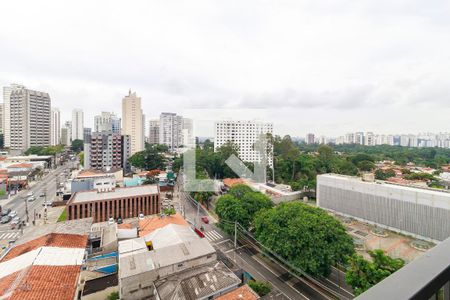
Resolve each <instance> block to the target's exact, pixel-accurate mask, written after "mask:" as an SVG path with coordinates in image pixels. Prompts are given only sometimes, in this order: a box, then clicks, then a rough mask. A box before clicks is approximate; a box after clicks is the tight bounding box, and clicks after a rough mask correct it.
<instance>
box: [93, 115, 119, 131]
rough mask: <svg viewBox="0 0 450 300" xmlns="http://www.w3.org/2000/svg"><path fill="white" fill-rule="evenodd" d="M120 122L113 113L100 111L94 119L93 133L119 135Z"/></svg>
mask: <svg viewBox="0 0 450 300" xmlns="http://www.w3.org/2000/svg"><path fill="white" fill-rule="evenodd" d="M120 121H121V120H120V118H119V117H118V116H116V115H115V114H114V113H112V112H105V111H102V113H101V114H100V115H97V116H95V117H94V132H111V133H120Z"/></svg>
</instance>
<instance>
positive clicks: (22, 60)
mask: <svg viewBox="0 0 450 300" xmlns="http://www.w3.org/2000/svg"><path fill="white" fill-rule="evenodd" d="M46 4H47V5H49V6H51V7H52V10H44V11H42V12H40V14H39V15H35V14H32V13H31V12H32V11H36V10H37V9H39V7H41V5H40V4H37V3H32V2H31V3H29V4H28V7H27V8H28V9H27V12H23V10H22V6H21V5H20V4H18V3H15V2H8V3H5V4H4V5H5V6H4V9H2V12H0V26H2V27H3V28H8V24H16V23H17V22H15V20H16V16H18V15H19V14H22V13H26V16H23V15H22V16H23V17H24V22H21V23H20V24H16V26H17V28H16V30H15V31H8V30H4V31H3V32H1V33H0V43H1V46H2V47H0V65H1V66H2V70H0V85H1V86H7V85H9V84H10V83H13V82H17V83H19V84H23V85H25V86H27V87H28V88H30V89H34V90H43V91H46V92H48V93H49V94H50V95H51V96H52V104H53V105H54V106H55V107H59V108H60V109H61V119H62V120H69V117H70V110H69V109H67V108H69V107H71V108H74V107H75V106H76V107H82V108H83V110H84V111H85V120H86V126H88V127H92V128H93V124H92V122H93V117H94V115H95V114H98V113H99V112H101V111H103V110H105V109H107V110H108V111H114V112H115V113H119V112H120V110H119V109H118V108H119V107H120V101H121V99H122V97H123V96H125V95H126V91H128V89H130V88H131V89H132V90H133V91H137V92H138V93H139V95H140V97H142V108H143V111H144V114H146V116H147V119H154V118H157V117H158V115H159V113H160V112H163V111H173V112H176V113H177V114H180V115H186V116H189V115H188V114H186V113H185V112H184V110H188V109H200V108H218V109H223V108H228V109H241V108H248V109H254V108H262V109H270V110H271V111H272V114H271V116H270V119H267V121H269V122H272V123H274V124H275V128H276V130H277V132H279V133H280V134H287V133H289V134H292V135H300V136H303V135H304V133H305V132H304V131H303V129H304V128H308V131H312V132H316V133H317V134H319V135H321V134H324V135H330V136H333V135H334V136H335V135H338V134H340V132H347V131H352V130H355V129H357V128H362V130H364V131H380V132H383V133H389V132H405V133H410V132H419V131H432V132H439V131H448V130H449V128H448V126H449V125H448V120H447V119H448V117H447V116H448V115H450V101H449V97H448V95H449V88H448V87H449V86H450V84H449V80H450V76H449V75H450V74H449V72H450V71H449V70H448V68H447V67H446V65H447V64H446V63H445V62H447V61H448V60H449V57H448V53H450V51H449V50H450V43H449V42H448V39H447V38H446V37H447V34H446V33H447V32H448V26H449V22H448V20H447V18H445V16H446V15H447V14H448V11H449V8H448V5H446V4H445V2H442V1H437V2H434V3H432V4H427V7H426V8H427V9H424V7H422V3H421V2H420V1H412V2H411V1H400V2H395V3H391V2H387V1H383V2H382V3H380V2H379V1H377V2H375V1H365V2H362V3H360V4H359V5H357V6H355V5H352V4H351V3H350V2H343V3H340V4H339V5H338V4H330V3H327V4H320V3H314V2H310V3H309V2H285V3H276V4H269V3H258V5H256V3H255V2H249V3H240V4H239V5H237V6H234V5H233V4H231V3H221V4H217V3H216V4H212V3H208V2H200V3H197V4H195V5H194V4H192V3H189V4H187V3H180V2H178V3H177V4H174V5H173V6H172V5H160V4H157V3H153V4H152V3H145V2H136V3H133V5H130V4H123V5H114V6H109V5H102V4H101V3H98V4H96V6H97V5H98V7H94V8H92V9H85V8H86V5H85V4H83V3H79V4H78V5H76V6H74V7H71V9H66V7H63V6H62V4H60V3H57V2H50V1H44V3H43V4H42V5H44V6H45V5H46ZM89 5H90V4H89ZM255 7H256V9H254V8H255ZM97 8H98V9H97ZM250 8H252V9H250ZM173 11H175V12H177V11H182V12H183V14H182V15H183V16H182V17H180V16H178V14H174V13H172V12H173ZM273 12H276V13H273ZM79 15H83V18H85V20H86V22H85V23H83V24H78V23H79ZM99 19H101V20H102V22H101V23H99V22H97V21H96V20H99ZM44 20H47V21H44ZM53 21H54V22H57V23H58V26H57V27H55V26H54V23H53ZM31 24H32V25H31ZM74 24H78V25H79V26H73V25H74ZM167 24H170V26H167ZM205 24H208V26H205ZM206 27H207V29H205V28H206ZM75 28H76V29H75ZM105 28H108V30H104V29H105ZM158 28H165V31H164V33H163V32H162V31H160V30H158ZM392 28H395V30H392ZM16 31H18V32H21V35H17V34H14V32H16ZM42 32H45V33H46V39H45V40H46V41H45V42H44V40H43V39H42ZM100 32H101V33H102V38H100V39H99V38H98V34H99V33H100ZM412 33H414V34H412ZM60 41H65V42H64V43H60ZM124 41H125V42H124ZM29 44H33V48H30V47H28V45H29ZM130 45H131V46H130ZM178 49H183V50H182V51H180V50H178ZM193 66H195V67H193ZM200 134H201V135H205V134H204V133H200Z"/></svg>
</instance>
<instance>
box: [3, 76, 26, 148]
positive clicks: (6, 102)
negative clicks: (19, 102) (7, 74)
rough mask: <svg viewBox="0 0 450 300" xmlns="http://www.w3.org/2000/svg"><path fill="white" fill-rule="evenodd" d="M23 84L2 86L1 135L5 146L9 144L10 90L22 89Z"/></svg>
mask: <svg viewBox="0 0 450 300" xmlns="http://www.w3.org/2000/svg"><path fill="white" fill-rule="evenodd" d="M24 88H25V87H24V86H23V85H19V84H15V83H13V84H11V85H9V86H5V87H3V116H4V117H3V134H4V135H3V137H4V143H5V147H8V148H9V147H10V145H11V106H10V98H11V92H12V91H13V90H15V89H24Z"/></svg>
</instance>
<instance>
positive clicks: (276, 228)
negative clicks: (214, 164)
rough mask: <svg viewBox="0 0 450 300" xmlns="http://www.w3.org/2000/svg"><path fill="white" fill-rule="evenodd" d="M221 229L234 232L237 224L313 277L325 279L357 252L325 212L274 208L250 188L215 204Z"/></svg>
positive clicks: (237, 189)
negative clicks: (332, 269) (337, 265)
mask: <svg viewBox="0 0 450 300" xmlns="http://www.w3.org/2000/svg"><path fill="white" fill-rule="evenodd" d="M216 213H217V215H218V216H219V218H220V223H219V224H220V226H221V227H222V228H223V229H224V230H225V231H227V232H229V233H232V232H233V231H234V226H233V225H232V224H233V222H235V221H236V222H238V223H239V224H240V225H242V226H243V227H244V228H246V229H247V230H250V231H252V232H253V233H254V236H255V238H256V239H257V240H258V241H259V242H261V243H262V244H263V245H265V246H266V247H268V248H269V249H271V250H272V251H274V252H276V253H277V254H278V255H280V256H281V257H282V258H284V259H286V260H287V261H289V262H290V263H291V264H293V265H294V266H296V267H298V268H300V269H302V270H303V271H306V272H308V273H309V274H312V275H323V276H326V275H328V274H329V273H330V270H331V266H332V265H335V264H337V263H344V262H346V258H348V257H350V256H351V255H353V253H354V249H353V241H352V239H351V237H350V236H349V235H347V233H346V231H345V228H344V227H343V226H342V225H341V224H340V223H339V221H338V220H336V219H335V218H333V217H331V216H329V215H328V214H327V213H326V212H325V211H324V210H322V209H320V208H315V207H311V206H308V205H306V204H303V203H300V202H290V203H282V204H280V205H277V206H273V203H272V202H271V200H270V199H269V198H268V197H267V196H266V195H263V194H261V193H259V192H254V191H253V190H251V189H250V188H249V187H248V186H245V185H236V186H234V187H232V188H231V189H230V191H229V193H228V194H227V195H224V196H221V197H220V198H219V199H218V201H217V205H216Z"/></svg>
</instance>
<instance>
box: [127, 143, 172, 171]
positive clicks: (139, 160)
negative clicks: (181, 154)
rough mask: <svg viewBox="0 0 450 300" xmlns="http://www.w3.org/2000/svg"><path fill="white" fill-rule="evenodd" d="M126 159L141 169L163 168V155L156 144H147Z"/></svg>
mask: <svg viewBox="0 0 450 300" xmlns="http://www.w3.org/2000/svg"><path fill="white" fill-rule="evenodd" d="M128 161H129V163H130V164H131V165H132V166H133V167H136V168H140V169H143V170H155V169H162V168H164V156H162V155H161V153H160V152H159V151H158V145H147V147H146V148H145V150H144V151H140V152H136V153H135V154H133V155H132V156H131V157H130V158H129V159H128Z"/></svg>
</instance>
